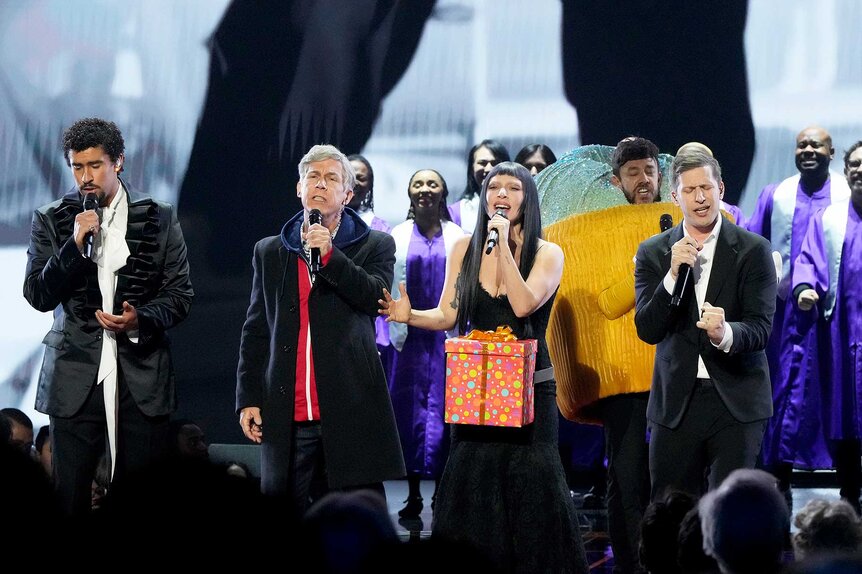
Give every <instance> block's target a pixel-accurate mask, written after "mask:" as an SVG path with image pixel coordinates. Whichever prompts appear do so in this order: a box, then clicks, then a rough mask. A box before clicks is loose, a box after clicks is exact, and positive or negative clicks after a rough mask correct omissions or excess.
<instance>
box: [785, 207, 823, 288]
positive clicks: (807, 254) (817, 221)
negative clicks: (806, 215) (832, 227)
mask: <svg viewBox="0 0 862 574" xmlns="http://www.w3.org/2000/svg"><path fill="white" fill-rule="evenodd" d="M792 280H793V287H792V289H793V291H794V292H795V291H796V288H797V287H799V286H800V285H810V286H811V287H813V288H814V290H815V291H817V294H818V295H819V296H821V297H823V295H824V294H825V293H826V291H827V289H828V288H829V261H828V260H827V256H826V239H825V235H824V233H823V209H819V210H817V213H815V214H814V218H813V219H812V220H811V224H810V225H809V226H808V231H807V232H806V233H805V239H803V240H802V249H801V250H800V251H799V255H798V256H797V257H796V261H795V263H794V265H793V277H792Z"/></svg>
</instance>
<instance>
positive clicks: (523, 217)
mask: <svg viewBox="0 0 862 574" xmlns="http://www.w3.org/2000/svg"><path fill="white" fill-rule="evenodd" d="M497 175H510V176H513V177H517V178H518V179H519V180H520V181H521V187H522V189H523V190H524V201H523V202H522V203H521V213H520V214H519V215H518V219H517V220H515V221H512V222H511V224H512V225H517V224H518V223H520V224H521V233H522V234H523V236H524V243H523V244H522V245H521V259H520V261H518V270H519V271H520V272H521V277H524V278H526V277H529V275H530V270H531V269H532V268H533V263H534V262H535V260H536V250H537V249H538V247H539V240H540V239H541V238H542V216H541V213H540V211H539V192H538V190H537V189H536V182H535V181H534V180H533V176H531V175H530V172H529V171H527V168H525V167H524V166H522V165H521V164H518V163H514V162H511V161H505V162H503V163H498V164H497V165H495V166H494V168H493V169H492V170H491V172H490V173H489V174H488V176H487V177H486V178H485V181H484V182H483V183H482V193H481V195H480V196H479V215H478V217H477V218H476V228H475V229H474V230H473V236H472V237H471V238H470V245H469V246H468V247H467V251H466V253H464V261H463V262H462V263H461V272H460V273H459V274H458V279H457V282H456V285H455V296H456V297H457V298H458V315H457V318H456V324H457V325H458V331H459V332H461V333H466V332H467V330H468V329H469V327H470V324H471V322H472V318H473V315H474V313H475V310H476V299H477V296H478V291H479V289H481V286H480V285H479V267H480V266H481V265H482V254H483V252H484V251H485V243H486V242H487V239H488V221H490V217H488V194H487V190H488V182H490V181H491V179H492V178H493V177H494V176H497ZM501 240H502V241H508V238H501ZM526 325H527V331H528V332H527V333H526V336H527V337H530V336H531V335H532V333H531V332H529V331H532V329H531V328H530V322H529V320H528V321H526Z"/></svg>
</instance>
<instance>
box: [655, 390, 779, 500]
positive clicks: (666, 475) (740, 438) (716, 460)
mask: <svg viewBox="0 0 862 574" xmlns="http://www.w3.org/2000/svg"><path fill="white" fill-rule="evenodd" d="M765 427H766V419H764V420H759V421H754V422H750V423H741V422H739V421H737V420H736V419H735V418H733V415H731V414H730V411H729V410H727V407H726V406H725V405H724V402H723V401H722V400H721V397H719V396H718V392H717V391H716V390H715V387H713V386H711V385H702V384H698V386H696V387H695V389H694V391H693V395H692V398H691V401H690V402H689V405H688V409H687V411H686V413H685V415H684V416H683V418H682V422H681V423H680V425H679V426H678V427H677V428H675V429H671V428H668V427H665V426H662V425H660V424H657V423H650V445H649V467H650V477H651V479H652V499H653V500H655V499H656V498H658V497H660V496H662V495H663V494H664V493H665V492H667V491H668V490H671V489H675V490H682V491H684V492H688V493H690V494H693V495H695V496H700V495H702V494H703V493H704V491H705V489H706V488H708V489H709V490H712V489H713V488H715V487H717V486H718V485H719V484H721V482H722V481H723V480H724V479H725V478H727V475H729V474H730V473H731V472H733V471H734V470H736V469H738V468H754V467H755V464H756V463H757V455H758V454H759V453H760V445H761V443H762V442H763V431H764V429H765Z"/></svg>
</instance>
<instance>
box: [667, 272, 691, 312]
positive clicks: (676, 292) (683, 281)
mask: <svg viewBox="0 0 862 574" xmlns="http://www.w3.org/2000/svg"><path fill="white" fill-rule="evenodd" d="M689 279H691V266H690V265H689V264H688V263H680V265H679V273H677V276H676V283H674V286H673V294H672V295H671V298H670V306H671V307H679V303H680V301H682V294H683V293H685V287H686V285H688V281H689Z"/></svg>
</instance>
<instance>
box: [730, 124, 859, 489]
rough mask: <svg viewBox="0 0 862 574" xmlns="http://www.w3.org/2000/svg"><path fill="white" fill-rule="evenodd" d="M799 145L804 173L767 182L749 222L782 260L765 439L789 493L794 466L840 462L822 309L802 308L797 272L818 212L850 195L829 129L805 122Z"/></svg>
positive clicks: (769, 459)
mask: <svg viewBox="0 0 862 574" xmlns="http://www.w3.org/2000/svg"><path fill="white" fill-rule="evenodd" d="M795 150H796V151H795V155H796V168H797V170H798V171H799V173H798V174H796V175H793V176H791V177H788V178H787V179H785V180H784V181H782V182H780V183H775V184H770V185H767V186H766V187H765V188H763V191H761V193H760V196H759V197H758V199H757V205H756V206H755V208H754V213H753V214H752V216H751V219H749V221H748V224H747V227H748V229H749V230H750V231H753V232H754V233H759V234H760V235H762V236H763V237H765V238H766V239H768V240H770V241H771V242H772V249H773V250H774V251H777V252H778V253H780V254H781V258H782V261H783V268H782V273H781V277H780V280H779V285H778V301H777V302H776V303H777V304H776V309H775V318H774V319H773V322H772V336H771V337H770V340H769V347H768V348H767V357H768V359H769V370H770V378H771V380H772V398H773V405H774V411H775V412H774V414H773V416H772V419H771V420H770V421H769V424H768V425H767V429H766V434H765V436H764V439H763V451H762V459H763V464H764V465H765V466H766V468H768V469H769V470H771V471H772V472H773V473H774V474H775V475H776V476H777V477H778V478H779V481H780V486H781V488H782V490H783V491H784V492H785V496H786V497H787V499H788V500H791V496H790V476H791V473H792V470H793V468H794V467H796V468H801V469H805V470H816V469H825V468H832V466H833V463H832V458H831V456H830V454H829V452H828V450H827V447H826V441H825V437H824V433H823V430H822V425H821V420H820V418H821V408H820V404H821V396H820V390H819V385H818V376H817V373H818V370H817V363H818V350H817V341H816V337H815V332H814V329H813V328H812V327H813V325H814V324H815V322H816V320H817V315H816V311H815V310H808V311H802V310H800V309H799V307H798V306H797V305H796V302H795V301H794V300H793V299H794V298H793V296H792V294H791V293H790V279H791V277H792V274H793V266H794V261H795V260H796V258H797V256H798V255H799V251H800V249H801V246H802V240H803V238H804V237H805V233H806V230H807V228H808V222H809V221H810V220H811V219H812V218H813V217H814V214H815V212H817V210H819V209H822V208H825V207H827V206H829V205H830V204H832V203H834V202H836V201H839V200H843V199H846V198H848V197H849V195H850V190H849V188H848V186H847V182H846V180H845V179H844V178H843V177H842V176H841V175H840V174H836V175H835V177H833V176H832V174H830V171H829V164H830V162H831V161H832V158H833V156H834V154H835V149H834V148H833V146H832V137H831V136H830V135H829V132H827V131H826V130H825V129H823V128H822V127H819V126H809V127H807V128H805V129H803V130H802V131H801V132H799V134H798V135H797V136H796V148H795ZM836 455H837V457H838V458H840V457H841V453H836ZM840 478H841V477H840V473H839V480H840ZM857 498H858V493H857Z"/></svg>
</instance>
